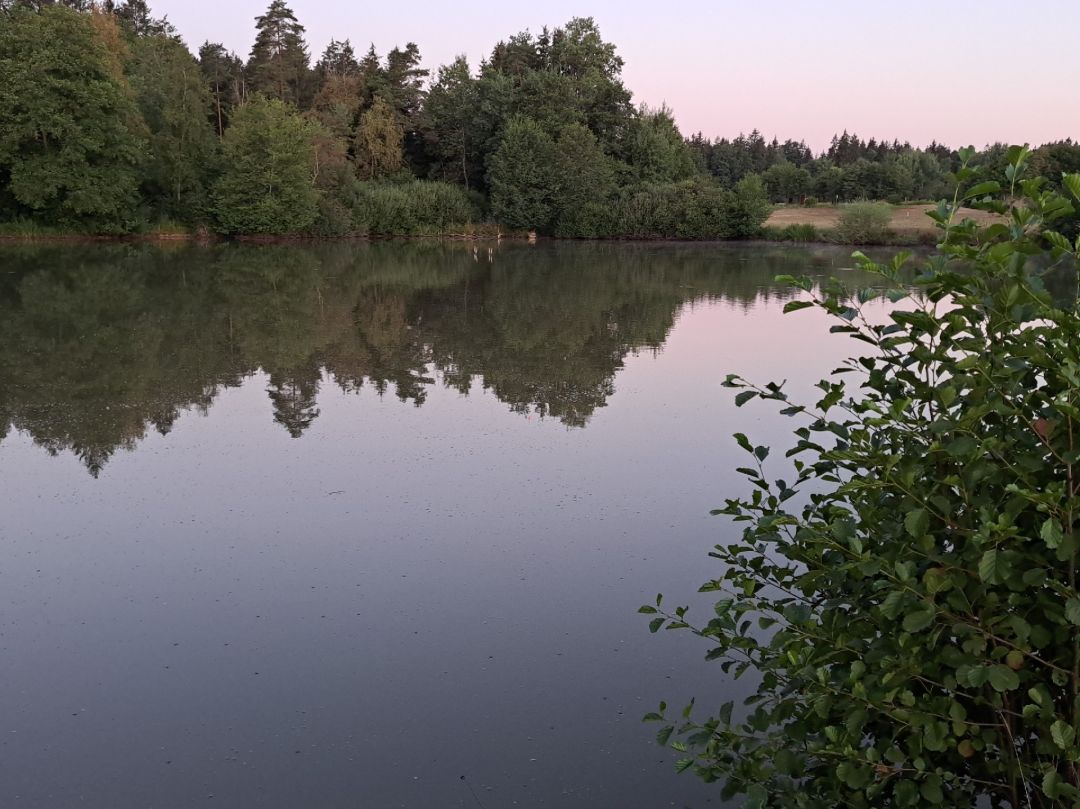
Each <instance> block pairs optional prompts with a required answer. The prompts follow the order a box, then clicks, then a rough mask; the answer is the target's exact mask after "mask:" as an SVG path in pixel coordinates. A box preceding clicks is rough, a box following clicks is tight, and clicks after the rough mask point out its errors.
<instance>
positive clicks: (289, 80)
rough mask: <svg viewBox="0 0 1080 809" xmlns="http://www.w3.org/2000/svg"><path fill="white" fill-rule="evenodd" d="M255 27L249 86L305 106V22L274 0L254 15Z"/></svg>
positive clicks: (306, 94) (307, 86) (279, 1)
mask: <svg viewBox="0 0 1080 809" xmlns="http://www.w3.org/2000/svg"><path fill="white" fill-rule="evenodd" d="M255 27H256V29H257V30H258V33H257V34H256V36H255V44H254V45H253V46H252V48H251V56H250V58H249V59H248V65H247V69H248V74H249V75H250V77H251V88H252V90H254V91H255V92H259V93H262V94H263V95H265V96H267V97H268V98H276V99H278V100H279V101H285V102H288V103H291V104H294V105H295V106H297V107H300V108H305V107H306V105H307V102H308V96H309V86H310V81H309V78H308V73H309V70H308V50H307V44H306V43H305V42H304V26H302V25H301V24H300V23H299V22H298V21H297V19H296V15H295V14H293V12H292V9H290V8H289V7H288V6H287V5H286V4H285V0H273V2H272V3H270V7H269V8H268V9H267V10H266V13H265V14H263V15H262V16H261V17H257V18H256V19H255Z"/></svg>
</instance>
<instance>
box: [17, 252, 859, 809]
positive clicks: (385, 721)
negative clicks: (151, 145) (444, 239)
mask: <svg viewBox="0 0 1080 809" xmlns="http://www.w3.org/2000/svg"><path fill="white" fill-rule="evenodd" d="M846 255H847V251H844V250H838V251H830V250H824V249H814V250H805V249H778V248H773V247H760V246H758V247H753V246H746V247H730V246H707V245H703V246H674V245H653V246H639V245H545V244H541V245H539V246H535V247H531V248H530V247H525V246H523V245H511V246H503V247H501V248H499V249H498V250H497V251H496V252H495V253H494V254H493V256H492V257H491V260H490V261H489V260H488V256H487V255H486V251H485V250H482V251H481V253H480V255H479V257H478V258H479V260H474V257H473V253H472V250H471V248H466V247H458V246H445V245H415V244H410V245H402V244H377V245H355V246H352V245H350V246H334V247H329V248H325V249H323V248H320V249H307V248H291V247H258V248H255V247H239V246H227V247H221V248H212V249H210V248H205V249H197V248H188V247H182V248H175V249H157V248H148V247H135V246H102V247H88V248H72V247H63V248H59V247H48V248H34V249H29V248H28V249H23V248H13V247H9V248H6V249H4V250H3V251H0V509H2V510H0V681H2V683H3V687H2V688H0V806H4V807H35V808H36V807H43V808H51V807H74V806H86V807H102V809H106V808H108V809H125V808H126V807H155V808H161V809H165V808H171V807H176V808H177V809H179V808H181V807H191V806H195V805H219V806H226V807H274V808H275V809H276V808H277V807H282V808H284V807H290V808H291V807H312V808H313V809H314V808H317V807H331V808H336V807H380V808H381V807H409V808H410V809H431V808H432V807H475V806H477V805H478V803H479V804H481V805H482V806H483V807H485V809H501V807H565V808H566V809H571V808H573V809H586V808H588V809H605V808H606V807H635V809H636V808H637V807H640V808H641V809H645V808H646V807H669V806H675V807H683V806H693V807H699V806H719V805H720V801H719V799H718V797H717V789H716V788H715V787H707V786H705V785H701V784H699V783H698V782H697V781H696V780H695V779H693V778H692V776H689V775H687V776H676V775H675V774H674V772H673V761H674V754H672V753H671V752H670V751H665V750H663V749H662V748H659V747H657V746H656V745H655V744H654V742H653V739H652V736H653V733H654V732H655V727H654V726H650V725H642V724H641V723H640V718H641V716H642V714H644V713H645V712H647V711H650V710H653V709H654V708H655V705H656V703H657V702H658V701H659V700H660V699H667V700H668V701H669V702H671V703H672V704H682V702H683V701H685V700H686V699H688V698H689V697H690V696H694V695H696V696H697V697H698V701H699V704H702V705H704V706H706V707H708V706H712V705H718V704H719V703H720V702H722V701H723V700H724V699H726V698H729V697H730V696H731V694H732V693H735V692H734V691H733V690H732V687H731V686H730V685H729V684H727V683H725V681H724V677H723V675H722V673H721V672H720V670H719V668H718V667H717V666H716V665H715V664H713V665H710V664H707V663H705V662H704V661H703V660H702V656H703V653H704V651H705V649H704V648H703V647H702V646H701V645H700V644H699V643H698V642H696V641H695V639H694V638H692V637H691V636H688V635H681V634H669V635H663V634H662V635H660V636H656V637H654V636H650V635H649V634H648V632H647V629H646V623H647V622H646V620H645V619H644V617H643V616H639V615H637V614H636V609H637V607H638V605H640V604H641V603H643V602H644V601H647V600H650V599H651V598H652V597H653V596H654V595H655V593H656V592H657V591H661V590H662V591H664V592H666V593H669V594H670V597H672V598H673V599H677V600H679V601H681V602H688V601H690V602H692V603H694V604H698V603H699V601H693V595H692V594H693V592H694V590H695V589H696V587H697V585H698V584H700V582H701V581H703V580H704V579H705V578H709V577H711V576H712V575H713V570H712V568H711V567H710V560H709V558H708V556H707V553H708V551H709V549H710V548H711V546H712V545H713V544H715V543H717V542H722V541H724V539H725V537H728V536H731V532H732V528H731V527H730V526H729V525H727V524H725V523H724V522H722V521H720V520H718V519H716V518H711V517H709V516H707V515H708V511H709V509H710V508H713V507H716V506H717V505H720V504H721V503H722V501H723V499H724V497H725V496H730V495H732V494H734V493H739V492H742V491H743V490H744V487H743V484H742V482H741V479H740V478H738V477H737V476H735V475H734V474H733V473H732V471H731V469H732V467H733V466H735V465H737V464H736V463H735V461H736V460H741V459H740V458H739V457H738V451H737V450H735V451H733V447H734V443H733V441H732V440H731V438H730V435H731V433H732V432H734V431H736V430H742V431H745V432H747V433H749V434H750V435H751V437H752V438H753V439H754V440H755V441H758V442H765V443H768V442H769V441H773V442H774V443H782V442H784V441H786V438H785V437H784V436H786V434H787V433H788V431H789V430H790V429H791V427H792V423H791V422H790V421H788V420H785V419H781V418H780V417H775V416H773V415H771V414H770V413H769V412H768V411H767V410H766V409H765V408H763V407H756V408H755V407H748V408H744V409H742V410H736V409H735V408H734V407H733V405H732V402H731V398H732V397H731V392H730V391H728V390H725V389H723V388H722V387H721V386H720V382H721V380H722V379H723V377H724V375H725V374H726V373H728V372H740V373H743V374H744V375H746V376H750V377H753V378H755V379H758V380H761V381H769V380H772V379H781V378H789V379H791V380H792V381H793V383H794V384H795V386H796V388H800V387H801V388H802V389H806V388H808V387H809V384H810V383H811V382H813V381H816V380H817V379H818V378H819V377H820V376H821V375H822V374H823V373H825V372H826V371H828V370H829V369H830V368H832V367H833V365H834V364H835V362H836V360H837V359H838V358H840V357H841V356H844V355H846V352H847V351H848V350H849V349H850V344H847V343H845V341H844V340H843V339H842V338H838V337H830V336H829V335H828V334H826V333H825V332H826V329H825V328H824V326H823V323H822V321H821V320H820V319H819V318H818V316H817V315H816V314H814V313H812V312H802V313H799V314H798V315H791V316H788V317H783V316H781V314H780V308H781V306H782V305H783V302H784V301H785V300H787V299H789V297H790V296H789V293H788V292H786V291H785V290H782V289H779V288H777V287H776V286H775V285H774V284H773V282H772V279H773V277H774V276H775V275H777V274H778V273H792V274H802V273H805V274H810V275H830V274H836V273H840V272H843V268H844V267H845V266H846V265H848V264H849V263H850V262H849V261H848V260H847V258H846ZM702 606H703V607H704V609H706V610H707V609H708V603H707V602H704V603H703V604H702ZM702 606H697V607H696V609H698V610H701V609H702ZM691 614H692V615H693V614H694V613H693V612H692V613H691ZM462 776H465V777H466V780H464V781H463V780H462ZM473 791H475V794H476V796H477V797H476V798H474V795H473ZM477 798H478V799H477Z"/></svg>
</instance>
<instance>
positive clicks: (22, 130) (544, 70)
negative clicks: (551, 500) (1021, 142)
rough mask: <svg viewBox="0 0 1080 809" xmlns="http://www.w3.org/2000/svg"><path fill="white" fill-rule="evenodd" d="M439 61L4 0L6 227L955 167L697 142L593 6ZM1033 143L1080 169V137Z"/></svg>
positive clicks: (449, 210) (796, 195) (206, 225)
mask: <svg viewBox="0 0 1080 809" xmlns="http://www.w3.org/2000/svg"><path fill="white" fill-rule="evenodd" d="M421 65H422V60H421V55H420V50H419V48H418V47H417V45H416V44H414V43H412V42H409V43H407V44H405V45H404V46H403V47H402V46H398V47H394V48H393V49H391V50H390V51H389V52H388V53H386V54H385V55H380V53H379V52H377V51H376V49H375V46H374V45H372V46H371V47H370V48H369V49H368V50H367V51H366V52H358V51H357V50H356V48H355V47H354V45H353V44H352V43H351V42H350V41H349V40H347V39H346V40H344V41H331V42H330V44H329V45H328V46H327V47H326V49H325V51H324V52H323V53H322V55H321V56H319V57H318V58H317V59H316V60H315V61H314V64H312V57H311V54H310V52H309V48H308V45H307V43H306V41H305V30H304V27H303V25H302V24H301V23H300V22H299V21H298V20H297V18H296V16H295V15H294V14H293V12H292V10H291V9H290V8H289V7H288V5H287V4H286V3H285V2H284V0H273V2H271V3H270V6H269V8H268V9H267V10H266V12H265V13H264V14H263V15H261V16H259V17H258V18H256V20H255V39H254V43H253V45H252V47H251V51H250V54H249V55H248V58H247V59H246V61H245V60H244V59H242V58H241V57H240V56H238V55H236V54H234V53H231V52H229V51H228V50H227V49H226V48H225V47H224V46H223V45H221V44H219V43H213V42H206V43H204V44H203V45H202V46H201V47H200V48H199V51H198V54H197V55H195V54H193V53H192V52H191V51H189V50H188V48H187V46H186V45H185V44H184V42H183V41H182V40H181V39H180V37H179V35H178V34H177V32H176V31H175V30H174V29H173V28H172V26H171V25H170V24H169V23H168V22H167V21H166V20H164V19H158V18H156V17H155V16H154V14H153V12H152V10H151V9H150V8H149V7H148V5H147V3H146V2H145V0H127V1H126V2H114V0H105V1H104V2H99V3H94V2H90V0H66V2H49V1H48V0H0V227H7V228H9V229H10V230H12V231H14V232H21V231H24V230H28V229H29V230H38V229H45V230H46V231H47V230H49V229H57V230H60V231H73V232H91V233H116V234H121V233H130V232H138V231H162V230H165V231H168V230H174V229H175V230H180V231H188V230H196V229H204V230H207V231H212V232H218V233H223V234H244V235H258V234H266V235H273V234H292V235H308V236H339V235H349V234H367V235H413V234H448V233H468V232H476V231H477V229H478V228H483V227H484V225H485V223H486V224H488V225H490V226H491V227H498V228H501V229H505V230H507V231H518V232H524V231H530V230H531V231H537V232H539V233H542V234H546V235H554V236H562V237H631V238H657V237H664V238H684V239H716V238H740V237H747V236H752V235H754V234H756V233H757V232H758V231H759V229H760V227H761V225H762V223H763V222H764V221H765V219H766V218H767V216H768V214H769V210H770V207H769V206H770V203H776V202H805V201H806V200H807V199H808V198H811V201H813V200H814V199H816V200H821V201H827V202H840V201H850V200H858V199H884V200H888V201H894V202H899V201H901V200H919V199H936V198H938V197H940V196H943V195H944V194H945V193H946V192H947V191H948V190H949V188H950V186H949V173H950V172H951V171H952V170H953V169H954V168H955V167H956V163H957V155H956V152H954V151H953V150H951V149H949V148H947V147H944V146H941V145H938V144H931V145H930V146H929V147H927V148H925V149H918V148H913V147H912V146H911V145H910V144H907V143H899V142H895V141H894V142H891V143H890V142H884V141H877V140H873V139H871V140H869V141H864V140H862V139H861V138H859V137H858V136H855V135H848V133H846V132H845V133H843V134H842V135H840V136H838V137H836V138H834V140H833V142H832V144H831V145H830V147H829V148H828V150H827V151H825V152H824V153H823V154H820V155H816V156H815V155H814V154H813V153H812V151H811V150H810V149H809V148H808V147H807V145H806V144H805V143H804V142H796V141H791V140H788V141H785V142H783V143H780V142H778V141H777V140H776V139H773V140H772V141H771V142H769V141H767V140H766V139H765V138H764V137H763V136H762V135H761V134H760V133H759V132H757V131H756V130H755V131H753V132H751V134H750V135H745V136H740V137H738V138H735V139H734V140H727V139H721V140H709V139H708V138H706V137H705V136H704V135H702V134H697V135H694V136H693V137H690V138H684V137H683V135H682V134H681V133H680V132H679V130H678V128H677V127H676V125H675V121H674V118H673V116H672V113H671V111H670V110H668V109H666V108H660V109H650V108H648V107H646V106H644V105H641V106H635V105H634V103H633V101H632V97H631V93H630V91H629V90H628V89H627V88H626V86H625V85H624V84H623V81H622V78H621V72H622V67H623V61H622V59H621V58H620V57H619V56H618V54H617V51H616V48H615V46H614V45H613V44H611V43H608V42H605V41H604V39H603V38H602V37H601V34H600V31H599V29H598V27H597V25H596V24H595V22H594V21H593V20H592V19H587V18H577V19H573V20H571V21H570V22H568V23H567V24H566V25H564V26H562V27H559V28H554V29H550V30H549V29H544V30H543V31H541V32H540V34H539V35H533V34H530V33H520V34H517V35H514V36H511V37H509V38H508V39H506V40H505V41H502V42H499V43H498V44H497V45H496V46H495V47H494V48H493V50H492V51H491V53H490V54H489V55H488V56H487V58H486V59H484V60H483V61H482V62H481V63H480V65H479V67H478V69H476V70H475V71H474V70H473V69H472V68H471V67H470V65H469V63H468V62H467V61H466V59H465V58H464V57H459V58H458V59H456V60H455V61H454V62H453V63H452V64H450V65H444V66H442V67H440V68H439V69H438V71H436V72H435V74H434V75H429V71H428V70H426V69H424V68H423V67H422V66H421ZM1004 154H1005V148H1004V147H1003V146H1001V145H994V146H990V147H987V149H986V152H985V154H984V156H983V157H984V162H986V163H988V164H990V166H991V167H994V166H995V165H996V164H998V163H1001V162H1003V160H1004ZM1034 162H1035V167H1036V170H1038V171H1039V172H1040V173H1043V174H1044V175H1045V176H1047V177H1051V178H1054V177H1060V176H1061V173H1062V172H1063V171H1080V144H1074V143H1073V142H1072V141H1064V142H1060V143H1054V144H1047V145H1044V146H1042V147H1040V148H1039V149H1038V150H1036V152H1035V158H1034Z"/></svg>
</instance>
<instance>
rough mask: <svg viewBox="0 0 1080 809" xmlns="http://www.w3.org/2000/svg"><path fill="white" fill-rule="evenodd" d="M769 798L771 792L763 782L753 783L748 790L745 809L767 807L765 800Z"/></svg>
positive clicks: (744, 804)
mask: <svg viewBox="0 0 1080 809" xmlns="http://www.w3.org/2000/svg"><path fill="white" fill-rule="evenodd" d="M768 799H769V793H768V792H767V791H766V790H765V787H763V786H762V785H761V784H753V785H752V786H751V787H750V788H749V789H748V790H746V801H745V802H744V803H743V809H765V802H766V801H767V800H768Z"/></svg>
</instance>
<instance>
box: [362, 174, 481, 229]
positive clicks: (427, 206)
mask: <svg viewBox="0 0 1080 809" xmlns="http://www.w3.org/2000/svg"><path fill="white" fill-rule="evenodd" d="M355 193H356V196H355V199H354V201H353V211H352V217H353V228H354V229H355V230H356V231H357V232H359V233H367V234H371V235H377V236H415V235H440V234H445V233H447V232H448V231H449V230H450V229H451V227H452V226H462V227H463V226H464V225H466V224H467V223H469V222H473V221H475V220H476V219H477V211H476V208H475V206H474V205H473V203H472V200H471V198H470V196H469V193H468V192H467V191H466V190H465V189H464V188H462V187H461V186H458V185H452V184H450V183H443V182H434V181H429V180H414V181H412V182H409V183H402V184H389V183H360V184H359V185H358V188H357V190H356V192H355Z"/></svg>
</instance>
